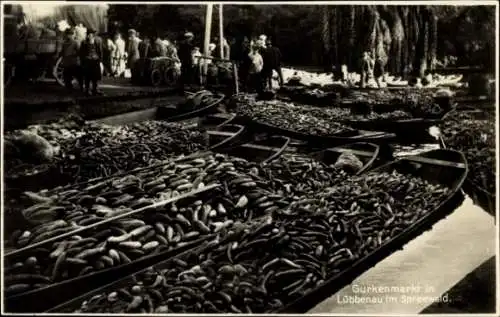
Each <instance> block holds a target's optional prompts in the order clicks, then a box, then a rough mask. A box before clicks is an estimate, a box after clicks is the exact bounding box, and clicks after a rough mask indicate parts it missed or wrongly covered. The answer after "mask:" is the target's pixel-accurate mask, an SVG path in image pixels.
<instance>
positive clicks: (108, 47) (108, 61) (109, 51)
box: [102, 34, 116, 76]
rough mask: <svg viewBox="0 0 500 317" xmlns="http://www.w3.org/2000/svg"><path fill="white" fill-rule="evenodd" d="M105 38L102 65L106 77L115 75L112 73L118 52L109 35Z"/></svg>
mask: <svg viewBox="0 0 500 317" xmlns="http://www.w3.org/2000/svg"><path fill="white" fill-rule="evenodd" d="M104 36H105V38H106V40H105V42H104V49H103V57H102V60H103V61H102V64H103V66H104V72H105V74H106V76H111V75H112V74H113V71H112V65H113V55H114V54H115V51H116V45H115V43H114V42H113V39H112V38H111V37H109V36H108V35H107V34H104Z"/></svg>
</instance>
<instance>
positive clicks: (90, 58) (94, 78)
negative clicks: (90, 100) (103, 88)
mask: <svg viewBox="0 0 500 317" xmlns="http://www.w3.org/2000/svg"><path fill="white" fill-rule="evenodd" d="M95 33H96V31H95V30H92V29H89V30H87V38H86V40H85V41H84V42H83V43H82V46H81V49H80V58H81V60H82V67H83V76H84V78H85V93H86V94H89V92H90V84H92V94H94V95H97V94H98V93H99V91H98V89H97V83H98V81H99V80H101V61H102V42H101V39H99V38H97V37H96V36H95Z"/></svg>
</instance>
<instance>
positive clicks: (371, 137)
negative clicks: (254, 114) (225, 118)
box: [235, 117, 395, 146]
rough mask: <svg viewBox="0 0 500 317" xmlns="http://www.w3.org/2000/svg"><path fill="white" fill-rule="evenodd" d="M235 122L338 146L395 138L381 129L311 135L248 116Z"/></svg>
mask: <svg viewBox="0 0 500 317" xmlns="http://www.w3.org/2000/svg"><path fill="white" fill-rule="evenodd" d="M235 120H236V121H237V122H240V123H241V124H243V125H245V126H246V127H247V128H248V129H249V130H250V131H251V132H253V133H267V134H270V135H283V136H287V137H289V138H293V139H297V140H304V141H307V142H309V143H310V144H311V145H318V144H321V145H322V146H338V145H344V144H349V143H354V142H370V143H376V144H380V143H387V142H389V141H390V140H392V139H394V138H395V135H394V134H393V133H387V132H382V131H366V130H365V131H359V130H346V131H345V132H341V133H337V134H332V135H328V136H320V135H312V134H306V133H303V132H298V131H293V130H289V129H285V128H280V127H277V126H274V125H271V124H268V123H264V122H261V121H258V120H253V119H251V118H248V117H237V118H236V119H235Z"/></svg>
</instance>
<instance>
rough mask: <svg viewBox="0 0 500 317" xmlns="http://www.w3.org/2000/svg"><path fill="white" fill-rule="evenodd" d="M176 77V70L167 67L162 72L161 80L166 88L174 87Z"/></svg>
mask: <svg viewBox="0 0 500 317" xmlns="http://www.w3.org/2000/svg"><path fill="white" fill-rule="evenodd" d="M178 77H179V75H178V74H177V70H176V69H175V68H174V67H169V68H167V69H165V71H164V72H163V80H164V81H165V84H167V85H168V86H173V85H175V83H176V82H177V78H178Z"/></svg>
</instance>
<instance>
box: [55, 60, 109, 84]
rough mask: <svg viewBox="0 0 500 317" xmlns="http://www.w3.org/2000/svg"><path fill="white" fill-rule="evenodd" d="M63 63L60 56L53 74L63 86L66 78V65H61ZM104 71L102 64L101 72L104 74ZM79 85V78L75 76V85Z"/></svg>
mask: <svg viewBox="0 0 500 317" xmlns="http://www.w3.org/2000/svg"><path fill="white" fill-rule="evenodd" d="M61 63H62V57H59V58H58V59H57V62H56V64H55V65H54V68H53V69H52V76H54V78H55V80H56V81H57V83H58V84H59V85H61V86H63V87H64V86H65V85H64V78H63V71H64V67H63V66H62V65H61ZM102 71H103V66H102V64H101V74H102ZM77 85H78V80H77V79H76V78H73V86H77Z"/></svg>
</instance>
